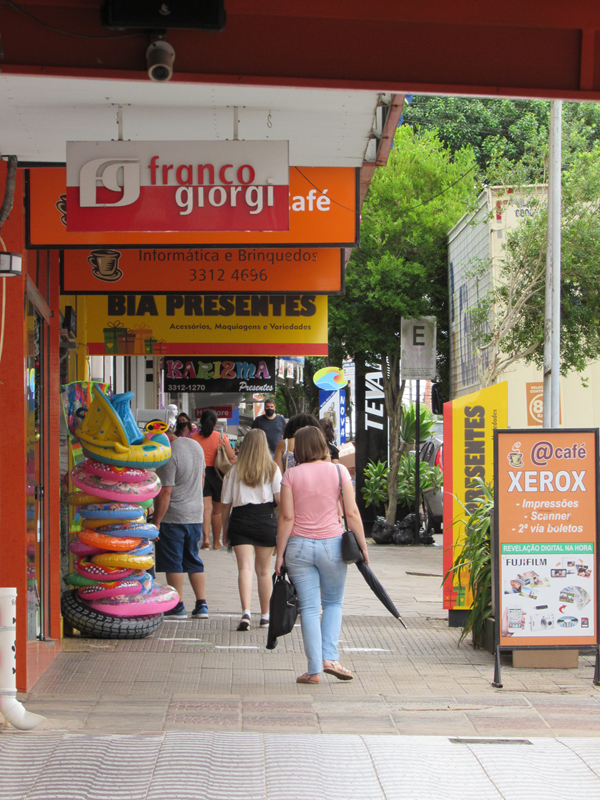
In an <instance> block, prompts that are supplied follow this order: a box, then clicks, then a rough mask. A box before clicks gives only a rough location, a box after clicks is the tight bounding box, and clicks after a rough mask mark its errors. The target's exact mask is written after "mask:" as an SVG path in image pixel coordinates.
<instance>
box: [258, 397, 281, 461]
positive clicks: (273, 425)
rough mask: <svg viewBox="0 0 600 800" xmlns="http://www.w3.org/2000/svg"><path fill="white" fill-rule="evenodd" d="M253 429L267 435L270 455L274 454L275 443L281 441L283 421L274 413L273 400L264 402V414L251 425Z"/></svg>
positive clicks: (279, 415)
mask: <svg viewBox="0 0 600 800" xmlns="http://www.w3.org/2000/svg"><path fill="white" fill-rule="evenodd" d="M252 427H253V428H260V430H261V431H264V432H265V434H266V435H267V442H268V445H269V450H270V451H271V455H273V453H274V452H275V448H276V447H277V443H278V442H280V441H281V440H282V439H283V429H284V428H285V420H284V418H283V417H282V416H281V414H276V413H275V400H266V401H265V413H264V414H261V415H260V417H257V418H256V419H255V420H254V422H253V423H252Z"/></svg>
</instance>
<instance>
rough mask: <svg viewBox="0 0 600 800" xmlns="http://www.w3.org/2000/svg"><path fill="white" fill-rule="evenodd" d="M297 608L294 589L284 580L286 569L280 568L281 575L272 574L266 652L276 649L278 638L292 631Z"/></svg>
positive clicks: (297, 603) (291, 584)
mask: <svg viewBox="0 0 600 800" xmlns="http://www.w3.org/2000/svg"><path fill="white" fill-rule="evenodd" d="M299 606H300V604H299V602H298V595H297V593H296V587H295V586H294V584H293V583H292V582H291V580H289V579H287V578H286V569H285V567H282V568H281V575H277V574H276V573H273V591H272V593H271V602H270V603H269V632H268V634H267V645H266V646H267V650H273V649H274V648H275V647H276V645H277V637H278V636H285V635H286V633H291V631H292V630H293V629H294V625H295V624H296V619H297V617H298V610H299Z"/></svg>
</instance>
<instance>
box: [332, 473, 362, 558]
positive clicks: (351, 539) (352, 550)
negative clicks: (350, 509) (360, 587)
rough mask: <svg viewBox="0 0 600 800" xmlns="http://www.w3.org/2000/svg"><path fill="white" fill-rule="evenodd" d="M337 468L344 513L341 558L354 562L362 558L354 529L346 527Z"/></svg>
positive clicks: (344, 507) (340, 479)
mask: <svg viewBox="0 0 600 800" xmlns="http://www.w3.org/2000/svg"><path fill="white" fill-rule="evenodd" d="M335 468H336V469H337V473H338V478H339V481H340V500H341V501H342V513H343V515H344V532H343V533H342V560H343V561H345V562H346V564H356V562H357V561H362V560H363V554H362V550H361V549H360V547H359V546H358V542H357V541H356V536H355V535H354V531H351V530H350V528H349V527H348V520H347V519H346V506H345V504H344V491H343V489H342V473H341V470H340V468H339V467H338V465H337V464H336V465H335Z"/></svg>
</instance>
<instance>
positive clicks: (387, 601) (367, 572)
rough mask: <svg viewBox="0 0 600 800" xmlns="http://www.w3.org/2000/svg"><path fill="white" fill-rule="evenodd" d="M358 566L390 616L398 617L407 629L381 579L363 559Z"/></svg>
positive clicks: (358, 562)
mask: <svg viewBox="0 0 600 800" xmlns="http://www.w3.org/2000/svg"><path fill="white" fill-rule="evenodd" d="M356 566H357V567H358V570H359V572H360V574H361V575H362V576H363V578H364V579H365V580H366V582H367V584H368V585H369V586H370V588H371V590H372V592H373V594H374V595H375V596H376V597H378V598H379V600H381V602H382V603H383V605H384V606H385V607H386V608H387V610H388V611H389V612H390V614H391V615H392V616H393V617H396V619H397V620H398V621H399V622H400V623H401V624H402V625H403V626H404V627H405V628H406V624H405V623H404V620H403V619H402V617H401V616H400V613H399V611H398V609H397V608H396V606H395V605H394V603H393V602H392V598H391V597H390V596H389V594H388V593H387V592H386V590H385V589H384V588H383V586H382V585H381V582H380V580H379V578H378V577H377V576H376V575H375V573H374V572H373V570H372V569H371V567H370V566H369V565H368V564H365V562H364V561H363V560H362V559H361V560H360V561H357V562H356Z"/></svg>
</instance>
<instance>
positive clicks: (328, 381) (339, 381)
mask: <svg viewBox="0 0 600 800" xmlns="http://www.w3.org/2000/svg"><path fill="white" fill-rule="evenodd" d="M313 383H314V384H315V386H317V387H318V388H319V389H323V390H325V391H330V392H335V391H337V390H338V389H344V388H345V387H346V386H347V385H348V381H347V380H346V379H345V378H344V373H343V371H342V370H341V369H340V368H339V367H323V369H320V370H319V371H318V372H315V374H314V375H313Z"/></svg>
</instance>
